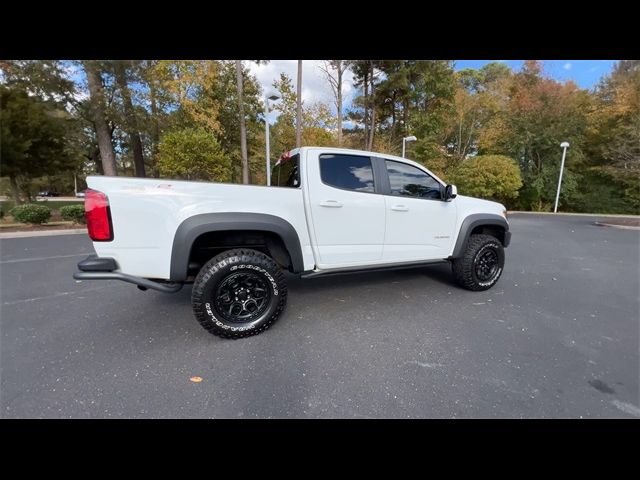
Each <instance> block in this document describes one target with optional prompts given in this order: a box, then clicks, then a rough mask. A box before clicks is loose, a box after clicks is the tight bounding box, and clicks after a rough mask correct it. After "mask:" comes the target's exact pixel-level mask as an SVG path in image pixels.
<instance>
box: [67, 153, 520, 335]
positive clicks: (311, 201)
mask: <svg viewBox="0 0 640 480" xmlns="http://www.w3.org/2000/svg"><path fill="white" fill-rule="evenodd" d="M271 181H272V186H271V187H264V186H258V185H231V184H223V183H209V182H191V181H179V180H158V179H141V178H128V177H104V176H95V177H88V178H87V183H88V186H89V189H88V190H86V197H85V211H86V218H87V227H88V233H89V236H90V237H91V239H92V240H93V245H94V248H95V250H96V252H97V255H92V256H90V257H88V258H87V259H85V260H83V261H81V262H80V263H79V264H78V268H79V270H80V271H79V272H76V273H75V274H74V278H76V279H78V280H94V279H106V280H109V279H116V280H122V281H125V282H129V283H133V284H135V285H138V287H139V288H140V289H142V290H146V289H149V288H151V289H155V290H159V291H162V292H176V291H178V290H180V288H182V286H183V284H187V283H192V284H193V291H192V295H191V301H192V307H193V311H194V314H195V317H196V318H197V320H198V321H199V322H200V324H201V325H202V326H203V327H204V328H205V329H207V330H208V331H209V332H210V333H212V334H215V335H219V336H221V337H226V338H240V337H245V336H248V335H254V334H257V333H260V332H262V331H264V330H266V329H267V328H269V327H270V326H271V325H272V324H273V323H274V322H275V321H276V320H277V319H278V317H279V315H280V314H281V313H282V311H283V309H284V308H285V304H286V301H287V285H286V280H285V276H284V274H283V271H284V270H288V271H289V272H292V273H294V274H298V275H300V276H302V277H303V278H309V277H315V276H319V275H329V274H334V273H343V272H350V271H358V270H373V269H381V268H399V267H409V266H416V265H425V264H432V263H437V262H449V263H450V264H451V265H452V271H453V278H454V279H455V281H456V282H457V283H458V284H459V285H461V286H462V287H464V288H466V289H469V290H476V291H479V290H487V289H489V288H491V287H492V286H493V285H495V283H496V282H497V281H498V279H499V278H500V275H501V274H502V269H503V267H504V248H505V247H507V246H508V245H509V242H510V239H511V233H510V232H509V224H508V222H507V218H506V210H505V207H504V206H503V205H501V204H499V203H495V202H490V201H487V200H480V199H477V198H471V197H465V196H462V195H458V194H457V190H456V187H455V186H454V185H447V184H446V183H445V182H443V181H442V180H441V179H439V178H438V177H437V176H436V175H434V174H433V173H432V172H430V171H429V170H428V169H426V168H425V167H424V166H422V165H420V164H418V163H416V162H413V161H411V160H407V159H404V158H399V157H395V156H391V155H386V154H379V153H373V152H366V151H359V150H347V149H336V148H324V147H323V148H320V147H303V148H299V149H295V150H292V151H291V152H289V153H288V154H286V155H283V157H282V158H280V160H278V162H277V163H276V165H275V167H274V169H273V172H272V175H271ZM390 321H391V320H390Z"/></svg>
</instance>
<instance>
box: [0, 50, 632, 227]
mask: <svg viewBox="0 0 640 480" xmlns="http://www.w3.org/2000/svg"><path fill="white" fill-rule="evenodd" d="M250 62H255V61H250V60H245V61H240V60H235V61H234V60H221V61H216V60H202V61H195V60H179V61H172V60H136V61H122V60H104V61H61V60H47V61H40V60H39V61H27V60H19V61H14V60H3V61H0V70H1V72H0V126H1V131H0V176H2V177H3V183H2V184H1V185H0V188H1V189H2V190H3V191H2V193H3V194H6V195H9V196H11V197H13V200H14V201H15V202H16V203H20V202H24V201H29V200H31V199H32V198H33V196H34V195H35V193H36V192H37V191H38V190H41V189H45V188H46V189H53V190H56V191H58V192H60V193H66V194H72V193H73V189H74V176H76V177H77V178H78V181H79V187H80V189H82V188H84V187H85V184H84V183H83V179H84V178H85V177H86V176H87V175H90V174H96V173H98V174H107V175H127V176H139V177H145V176H147V177H155V178H161V177H164V178H182V179H191V180H209V181H219V182H237V183H241V182H244V183H254V184H264V183H265V133H264V127H265V125H264V121H265V116H264V102H263V94H264V92H262V90H261V87H260V85H259V83H258V82H257V80H256V78H255V77H254V76H253V75H251V73H250V70H249V68H248V65H249V64H250ZM260 62H264V61H260ZM299 62H301V61H299ZM72 71H79V72H82V73H83V74H84V75H83V79H82V80H79V79H78V77H77V75H72V74H71V72H72ZM298 71H300V68H299V70H298ZM347 71H351V73H352V74H353V79H354V87H355V88H356V89H357V92H358V94H357V95H356V97H355V99H354V100H353V102H351V103H350V105H349V108H348V109H345V108H344V105H343V87H344V76H345V73H346V72H347ZM322 72H323V75H324V76H325V78H326V80H327V84H328V85H329V87H330V89H331V92H332V94H333V98H334V102H333V105H331V104H327V103H323V102H315V103H309V104H307V103H305V102H302V101H301V98H300V93H299V92H300V82H298V80H299V79H296V78H293V79H292V78H289V77H288V76H287V75H285V74H282V75H281V76H280V78H279V79H277V80H276V81H275V82H274V84H273V89H274V90H276V91H278V92H279V95H280V97H281V99H280V100H279V101H277V102H274V103H273V106H272V108H273V109H274V110H276V111H277V112H278V113H279V116H278V117H277V120H276V121H275V123H274V124H273V125H272V127H271V152H272V162H275V161H276V160H277V158H278V157H279V156H280V155H281V154H282V153H283V152H285V151H288V150H290V149H292V148H295V147H296V146H299V145H302V146H304V145H318V146H342V147H346V148H357V149H364V150H371V151H377V152H384V153H391V154H396V155H399V154H400V153H401V149H402V138H403V137H404V136H407V135H415V136H416V137H417V138H418V140H417V141H416V142H414V143H409V144H408V148H407V157H409V158H411V159H414V160H416V161H418V162H420V163H422V164H424V165H426V166H427V167H428V168H429V169H431V170H433V171H434V172H435V173H436V174H438V175H439V176H441V177H442V178H443V179H444V180H446V181H447V182H450V183H455V184H456V185H457V186H458V188H459V192H460V193H462V194H469V195H474V196H480V197H483V198H489V199H495V200H499V201H501V202H503V203H505V204H506V205H507V206H508V207H509V208H510V209H519V210H535V211H549V210H551V209H552V207H553V201H554V198H555V192H556V186H557V181H558V173H559V167H560V158H561V149H560V146H559V144H560V143H561V142H563V141H568V142H569V143H570V144H571V147H570V148H569V151H568V155H567V162H566V168H565V173H564V178H563V185H562V195H561V200H560V209H561V210H563V211H571V212H594V213H633V214H639V213H640V61H637V60H623V61H620V62H618V63H617V64H616V65H615V66H614V68H613V70H612V72H611V73H610V74H609V75H607V76H606V77H604V78H603V79H602V80H601V81H600V83H599V84H598V85H596V86H595V87H594V88H593V89H590V90H586V89H581V88H579V87H578V86H577V85H576V84H575V83H573V82H572V81H567V82H559V81H556V80H554V79H551V78H549V77H548V76H547V75H545V73H544V71H543V69H542V64H541V63H540V62H538V61H526V62H524V64H523V66H522V68H521V69H520V70H518V71H513V70H511V69H510V68H509V67H508V66H506V65H505V64H503V63H500V62H493V63H489V64H487V65H485V66H484V67H482V68H480V69H465V70H460V71H455V70H454V62H453V61H446V60H437V61H415V60H393V61H387V60H329V61H326V62H324V66H323V68H322ZM301 81H302V83H303V82H304V78H303V79H301ZM296 83H298V84H296ZM345 125H348V126H349V127H348V128H346V127H345Z"/></svg>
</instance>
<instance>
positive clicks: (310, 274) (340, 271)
mask: <svg viewBox="0 0 640 480" xmlns="http://www.w3.org/2000/svg"><path fill="white" fill-rule="evenodd" d="M448 262H449V259H446V258H443V259H442V260H429V261H419V262H404V263H393V264H387V265H369V266H366V267H345V268H335V269H331V270H308V271H306V272H302V273H300V278H315V277H324V276H326V275H349V274H352V273H369V272H385V271H389V270H403V269H407V268H418V267H426V266H429V265H437V264H439V263H448Z"/></svg>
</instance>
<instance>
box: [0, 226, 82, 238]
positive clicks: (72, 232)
mask: <svg viewBox="0 0 640 480" xmlns="http://www.w3.org/2000/svg"><path fill="white" fill-rule="evenodd" d="M79 233H84V234H85V235H86V234H87V229H86V228H74V229H71V228H70V229H68V230H48V231H33V232H5V233H3V232H0V238H25V237H48V236H54V235H77V234H79Z"/></svg>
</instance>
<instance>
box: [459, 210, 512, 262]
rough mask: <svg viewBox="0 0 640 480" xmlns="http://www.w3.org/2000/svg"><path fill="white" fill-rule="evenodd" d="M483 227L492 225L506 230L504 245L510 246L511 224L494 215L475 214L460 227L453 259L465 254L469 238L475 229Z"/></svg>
mask: <svg viewBox="0 0 640 480" xmlns="http://www.w3.org/2000/svg"><path fill="white" fill-rule="evenodd" d="M483 225H487V226H489V225H491V226H498V227H501V228H504V241H503V242H502V243H503V245H504V246H505V247H507V246H508V245H509V240H510V238H511V233H510V232H509V223H508V222H507V221H506V220H505V219H504V218H503V217H501V216H500V215H496V214H492V213H474V214H472V215H469V216H468V217H467V218H465V219H464V221H463V222H462V225H461V226H460V232H459V233H458V239H457V240H456V245H455V247H454V248H453V253H452V254H451V258H458V257H460V256H461V255H462V252H464V249H465V247H466V246H467V241H468V240H469V236H470V235H471V232H472V231H473V229H474V228H476V227H481V226H483Z"/></svg>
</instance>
